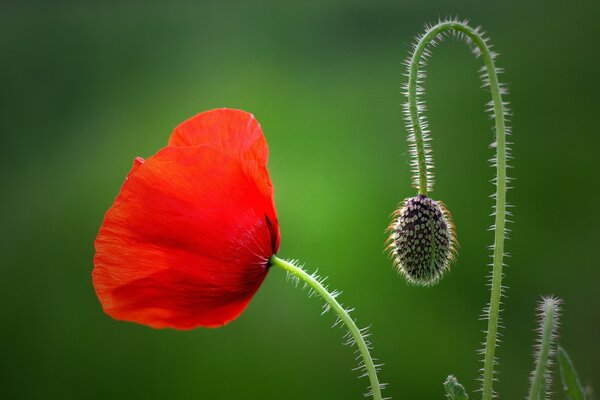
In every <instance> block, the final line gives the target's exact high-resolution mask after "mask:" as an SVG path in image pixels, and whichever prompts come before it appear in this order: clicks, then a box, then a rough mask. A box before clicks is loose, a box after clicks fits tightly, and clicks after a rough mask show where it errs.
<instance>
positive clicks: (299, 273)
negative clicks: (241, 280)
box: [270, 256, 381, 400]
mask: <svg viewBox="0 0 600 400" xmlns="http://www.w3.org/2000/svg"><path fill="white" fill-rule="evenodd" d="M270 264H271V265H274V266H276V267H279V268H281V269H283V270H284V271H286V272H288V273H290V274H292V275H293V276H295V277H297V278H298V279H300V280H301V281H302V282H304V283H306V284H307V285H308V286H310V288H311V289H313V290H314V291H315V292H316V293H317V294H318V295H319V296H321V297H322V298H323V299H324V300H325V301H326V302H327V304H328V305H329V307H331V309H332V310H333V311H334V312H335V313H336V314H337V315H338V317H339V318H340V320H341V321H342V322H343V323H344V324H345V325H346V327H347V328H348V331H349V332H350V334H351V335H352V337H353V339H354V341H355V343H356V346H357V347H358V350H359V351H360V355H361V357H362V359H363V362H364V366H365V369H366V372H367V375H368V376H369V381H370V382H371V394H372V396H373V399H374V400H381V386H380V384H379V379H378V378H377V367H376V366H375V363H374V362H373V358H372V357H371V354H370V353H369V346H368V345H367V343H366V341H365V338H364V337H363V334H362V333H361V330H360V329H359V328H358V327H357V326H356V324H355V323H354V320H353V319H352V318H351V317H350V314H348V312H347V311H346V309H345V308H344V307H342V306H341V304H340V303H339V302H338V301H337V300H336V298H335V295H333V294H331V293H329V291H328V290H327V289H326V288H325V287H324V286H323V285H322V284H321V282H319V280H317V279H315V277H314V276H312V275H310V274H308V273H307V272H306V271H304V270H303V269H302V268H300V267H298V266H296V265H294V264H293V263H291V262H288V261H285V260H282V259H281V258H278V257H276V256H272V257H271V260H270Z"/></svg>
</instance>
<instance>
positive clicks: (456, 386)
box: [444, 375, 469, 400]
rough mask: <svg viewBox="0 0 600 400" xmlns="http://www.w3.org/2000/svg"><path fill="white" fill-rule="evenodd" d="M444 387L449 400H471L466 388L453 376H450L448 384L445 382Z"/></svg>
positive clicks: (447, 379) (447, 380)
mask: <svg viewBox="0 0 600 400" xmlns="http://www.w3.org/2000/svg"><path fill="white" fill-rule="evenodd" d="M444 387H445V388H446V396H448V400H467V399H468V398H469V396H467V393H466V392H465V388H464V386H463V385H461V384H460V383H458V380H457V379H456V378H455V377H454V376H452V375H448V378H446V382H444Z"/></svg>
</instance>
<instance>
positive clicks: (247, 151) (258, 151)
mask: <svg viewBox="0 0 600 400" xmlns="http://www.w3.org/2000/svg"><path fill="white" fill-rule="evenodd" d="M169 146H181V147H190V146H210V147H213V148H215V149H217V150H221V151H222V152H224V153H226V154H229V155H231V156H232V157H234V158H241V159H252V160H255V161H257V162H258V163H259V164H261V165H263V166H266V165H267V159H268V157H269V149H268V147H267V142H266V141H265V137H264V135H263V132H262V129H261V127H260V125H259V124H258V121H257V120H256V119H255V118H254V116H253V115H252V114H250V113H247V112H245V111H240V110H232V109H228V108H219V109H216V110H211V111H206V112H203V113H200V114H198V115H196V116H194V117H192V118H190V119H188V120H187V121H185V122H183V123H181V124H180V125H179V126H178V127H177V128H175V130H174V131H173V134H172V135H171V138H170V139H169Z"/></svg>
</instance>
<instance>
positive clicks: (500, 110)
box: [407, 21, 506, 400]
mask: <svg viewBox="0 0 600 400" xmlns="http://www.w3.org/2000/svg"><path fill="white" fill-rule="evenodd" d="M448 31H454V32H457V33H459V34H461V35H464V37H466V38H468V40H469V41H470V42H471V44H472V45H473V46H474V47H476V48H477V49H478V50H479V52H480V54H481V57H482V58H483V61H484V64H485V69H486V72H487V80H488V82H487V83H489V88H490V92H491V95H492V104H493V112H494V119H495V128H496V152H497V153H496V181H495V182H496V194H495V197H496V204H495V215H496V218H495V225H494V231H495V233H494V254H493V269H492V282H491V283H492V285H491V295H490V302H489V308H488V310H487V316H488V327H487V337H486V341H485V358H484V368H483V377H482V381H483V388H482V398H483V400H490V399H491V398H492V396H493V389H492V384H493V380H494V357H495V350H496V343H497V336H498V322H499V321H498V320H499V313H500V300H501V296H502V268H503V259H504V239H505V224H506V123H505V113H506V110H505V105H504V103H503V101H502V91H501V89H500V84H499V82H498V75H497V71H496V66H495V65H494V55H493V54H492V52H491V51H490V49H489V46H488V44H487V43H486V40H485V39H484V37H483V36H482V34H481V33H480V32H479V31H478V30H476V29H473V28H471V27H470V26H468V25H467V24H466V23H463V22H458V21H445V22H440V23H438V24H437V25H435V26H433V27H431V28H430V29H428V30H427V32H426V33H425V34H424V35H423V36H422V37H421V38H420V39H419V40H418V42H417V43H416V45H415V49H414V52H413V55H412V57H411V59H410V64H409V78H408V110H407V111H408V117H409V121H410V124H411V128H412V133H413V134H414V145H415V149H416V153H417V154H416V156H417V162H416V165H417V166H418V173H419V179H418V182H419V193H420V194H423V195H426V194H427V189H428V186H427V185H428V181H427V180H428V176H427V168H428V167H429V168H432V165H428V162H427V158H426V149H425V143H424V138H423V127H422V126H421V118H420V115H419V112H420V109H419V103H418V83H419V79H420V71H419V68H420V62H421V60H422V59H423V57H424V55H426V54H427V53H425V52H426V51H427V48H428V46H429V45H431V44H432V42H433V41H434V40H438V39H439V38H440V37H442V35H443V34H444V33H446V32H448Z"/></svg>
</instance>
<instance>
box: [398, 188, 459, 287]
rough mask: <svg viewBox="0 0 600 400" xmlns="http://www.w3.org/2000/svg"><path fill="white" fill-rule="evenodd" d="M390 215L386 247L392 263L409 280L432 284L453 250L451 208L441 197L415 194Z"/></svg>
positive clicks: (423, 284)
mask: <svg viewBox="0 0 600 400" xmlns="http://www.w3.org/2000/svg"><path fill="white" fill-rule="evenodd" d="M393 217H394V220H393V221H392V224H391V225H390V228H389V230H390V232H391V234H390V238H389V246H388V248H389V249H390V252H391V256H392V258H393V260H394V266H395V267H396V269H397V270H398V272H400V273H401V274H402V275H404V277H405V278H406V280H407V281H408V282H409V283H412V284H415V285H420V286H430V285H435V284H436V283H437V282H438V281H439V280H440V278H441V277H442V275H443V274H444V272H445V271H447V270H448V269H449V268H450V264H451V262H452V261H453V260H454V255H455V253H456V245H457V242H456V237H455V234H454V225H453V223H452V217H451V216H450V212H448V210H447V209H446V207H445V206H444V204H443V203H442V202H441V201H435V200H433V199H431V198H429V197H427V196H424V195H418V196H415V197H411V198H408V199H405V200H404V201H403V202H402V205H401V207H400V209H399V210H396V211H395V212H394V214H393Z"/></svg>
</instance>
